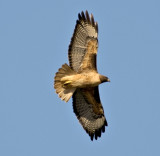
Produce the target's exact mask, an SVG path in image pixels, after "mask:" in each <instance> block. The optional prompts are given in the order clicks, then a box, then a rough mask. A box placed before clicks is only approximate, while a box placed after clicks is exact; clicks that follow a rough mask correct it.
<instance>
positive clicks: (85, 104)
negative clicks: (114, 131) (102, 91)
mask: <svg viewBox="0 0 160 156" xmlns="http://www.w3.org/2000/svg"><path fill="white" fill-rule="evenodd" d="M73 109H74V113H75V114H76V116H77V118H78V120H79V122H80V123H81V125H82V126H83V128H84V129H85V130H86V132H87V133H88V134H89V136H90V137H91V140H93V138H94V137H95V139H96V140H97V138H98V137H101V133H102V132H105V126H107V125H108V124H107V121H106V119H105V116H104V111H103V107H102V104H101V101H100V97H99V91H98V86H97V87H94V88H87V89H77V90H76V92H75V93H74V95H73Z"/></svg>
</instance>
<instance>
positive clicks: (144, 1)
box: [0, 0, 160, 156]
mask: <svg viewBox="0 0 160 156" xmlns="http://www.w3.org/2000/svg"><path fill="white" fill-rule="evenodd" d="M159 6H160V1H158V0H134V1H128V0H121V1H119V0H113V1H108V0H100V1H97V0H92V1H85V0H81V1H75V0H68V1H62V0H59V1H51V0H46V1H42V0H32V1H31V0H28V1H22V0H19V1H18V0H15V1H9V0H1V1H0V21H1V22H0V73H1V74H0V155H1V156H10V155H12V156H35V155H38V156H44V155H47V156H53V155H70V156H72V155H77V156H79V155H92V156H96V155H109V156H115V155H122V156H124V155H129V156H135V155H136V156H142V155H145V156H151V155H160V148H159V145H160V122H159V120H160V37H159V36H160V18H159V16H160V9H159ZM82 10H84V11H85V10H88V11H89V13H93V15H94V18H95V21H97V22H98V24H99V49H98V58H97V65H98V71H99V73H101V74H103V75H107V76H108V77H109V78H110V80H111V82H110V83H105V84H102V85H100V97H101V101H102V104H103V107H104V111H105V115H106V118H107V121H108V124H109V126H108V127H107V128H106V132H105V133H104V134H103V135H102V137H101V138H100V139H98V140H97V141H93V142H91V141H90V138H89V136H88V135H87V134H86V133H85V131H84V130H83V129H82V127H81V125H80V124H79V122H78V120H77V119H76V117H75V115H74V113H73V109H72V100H70V101H69V102H68V103H65V102H63V101H61V100H60V99H59V98H58V96H57V95H56V94H55V91H54V89H53V78H54V75H55V72H57V70H58V68H59V67H60V66H61V65H62V64H63V63H68V56H67V51H68V45H69V43H70V39H71V36H72V33H73V30H74V27H75V23H76V20H77V15H78V13H79V12H81V11H82Z"/></svg>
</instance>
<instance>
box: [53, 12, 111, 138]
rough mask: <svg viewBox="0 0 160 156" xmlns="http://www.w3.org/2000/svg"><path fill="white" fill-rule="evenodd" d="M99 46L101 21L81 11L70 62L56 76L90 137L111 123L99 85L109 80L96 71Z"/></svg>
mask: <svg viewBox="0 0 160 156" xmlns="http://www.w3.org/2000/svg"><path fill="white" fill-rule="evenodd" d="M97 49H98V24H97V22H95V21H94V17H93V15H92V14H91V16H89V14H88V11H86V12H85V13H84V12H83V11H82V12H81V14H78V20H77V22H76V26H75V29H74V33H73V36H72V38H71V42H70V45H69V50H68V58H69V65H67V64H64V65H62V67H61V68H60V69H59V70H58V72H57V73H56V75H55V78H54V88H55V90H56V93H57V94H58V95H59V97H60V98H61V99H62V100H64V101H65V102H68V101H69V99H70V98H71V97H72V99H73V110H74V113H75V114H76V116H77V119H78V120H79V122H80V123H81V125H82V127H83V128H84V129H85V131H86V132H87V133H88V134H89V136H90V138H91V140H93V139H94V138H95V139H96V140H97V138H98V137H101V133H103V132H105V126H107V125H108V124H107V120H106V118H105V115H104V110H103V106H102V104H101V100H100V96H99V89H98V85H99V84H101V83H103V82H110V80H109V78H108V77H106V76H104V75H100V74H99V73H98V71H97V65H96V57H97Z"/></svg>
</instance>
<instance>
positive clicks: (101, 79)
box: [99, 75, 110, 83]
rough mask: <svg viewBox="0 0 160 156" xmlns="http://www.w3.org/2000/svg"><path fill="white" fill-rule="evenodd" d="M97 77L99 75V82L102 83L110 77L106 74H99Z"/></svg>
mask: <svg viewBox="0 0 160 156" xmlns="http://www.w3.org/2000/svg"><path fill="white" fill-rule="evenodd" d="M99 77H100V81H101V83H103V82H110V79H109V78H108V77H107V76H104V75H100V76H99Z"/></svg>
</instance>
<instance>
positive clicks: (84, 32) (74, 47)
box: [68, 11, 98, 72]
mask: <svg viewBox="0 0 160 156" xmlns="http://www.w3.org/2000/svg"><path fill="white" fill-rule="evenodd" d="M78 17H79V19H78V20H77V23H76V26H75V30H74V33H73V36H72V38H71V43H70V45H69V50H68V57H69V63H70V67H71V68H72V69H73V70H74V71H76V72H78V71H80V70H84V69H94V70H97V68H96V54H97V48H98V24H97V22H94V18H93V15H92V14H91V17H89V14H88V12H87V11H86V14H84V12H83V11H82V13H81V14H78Z"/></svg>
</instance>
